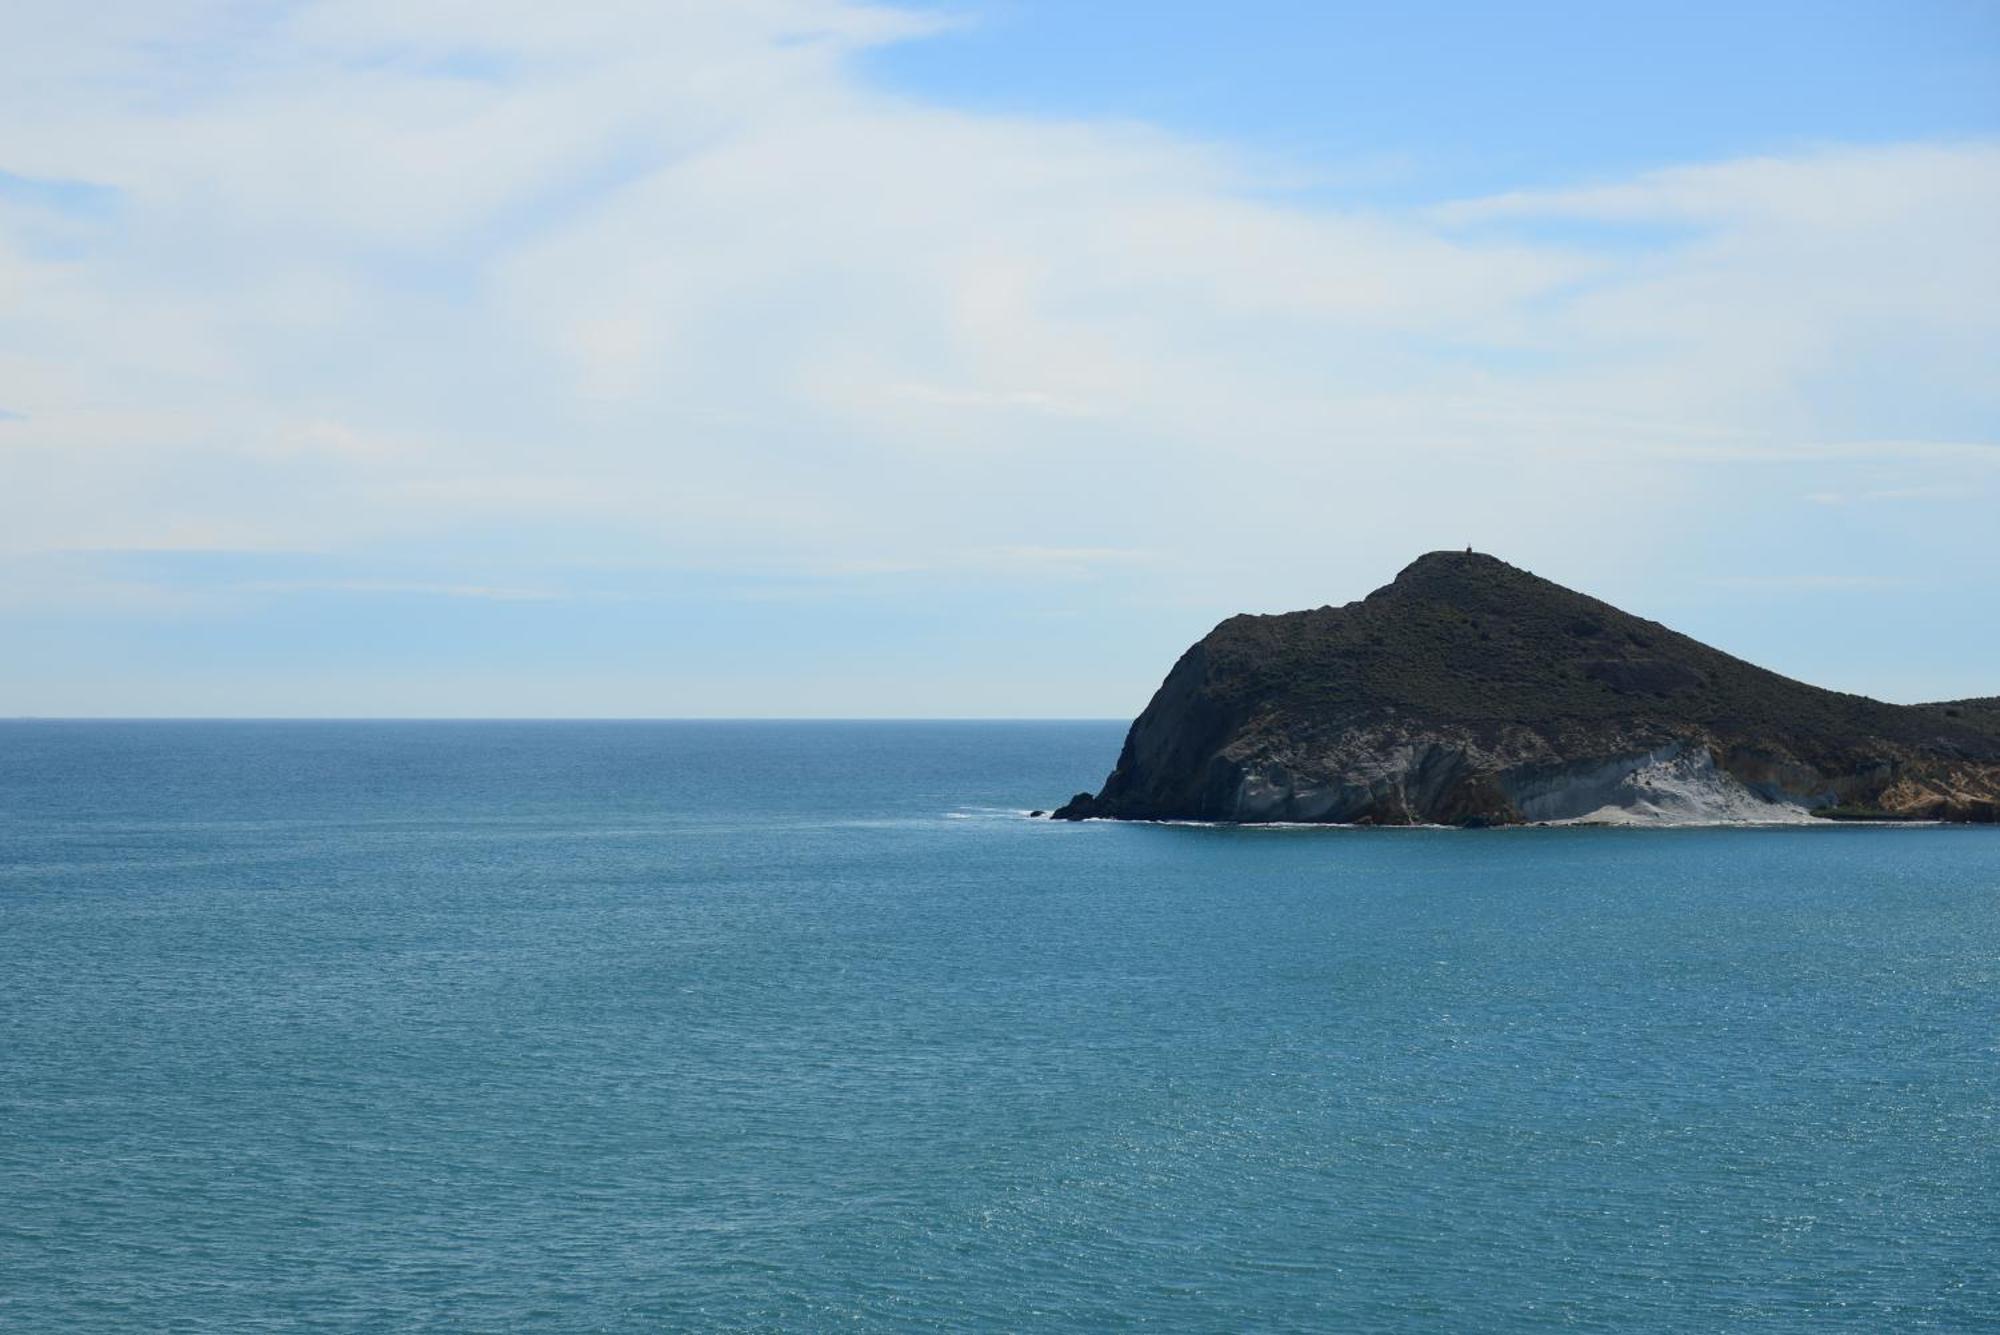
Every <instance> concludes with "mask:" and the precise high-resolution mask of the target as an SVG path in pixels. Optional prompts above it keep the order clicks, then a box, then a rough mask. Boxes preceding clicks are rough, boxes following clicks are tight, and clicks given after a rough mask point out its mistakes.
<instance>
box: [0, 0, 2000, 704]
mask: <svg viewBox="0 0 2000 1335" xmlns="http://www.w3.org/2000/svg"><path fill="white" fill-rule="evenodd" d="M9 8H10V10H11V11H12V12H10V14H9V15H8V18H7V23H6V29H7V32H8V41H7V43H6V45H5V50H4V51H0V68H4V70H5V77H4V78H0V716H7V715H45V716H58V715H60V716H154V715H163V716H184V715H194V716H364V717H383V716H437V717H521V716H526V717H607V716H608V717H679V716H848V717H895V716H930V717H987V716H991V717H1126V716H1130V715H1132V714H1134V713H1136V712H1137V711H1138V709H1139V708H1141V707H1142V706H1143V705H1144V704H1145V701H1146V699H1147V697H1148V696H1149V695H1150V693H1151V692H1152V690H1153V688H1154V687H1155V686H1156V685H1157V684H1158V682H1159V680H1160V678H1161V677H1162V676H1163V675H1164V673H1165V672H1166V670H1167V668H1168V667H1169V666H1170V665H1171V664H1172V662H1173V660H1174V658H1175V657H1177V656H1178V654H1179V653H1180V652H1181V651H1182V650H1183V649H1184V648H1185V647H1186V646H1187V645H1188V644H1189V643H1191V642H1192V641H1193V640H1195V639H1197V638H1199V637H1200V636H1201V635H1202V634H1203V633H1205V632H1206V631H1207V630H1208V629H1209V627H1211V626H1212V625H1213V624H1215V623H1216V622H1217V621H1219V620H1221V619H1222V618H1224V617H1226V616H1228V615H1231V614H1233V613H1235V612H1240V611H1257V612H1269V611H1283V610H1288V609H1292V608H1297V607H1309V606H1319V605H1323V604H1328V603H1334V604H1338V603H1342V602H1346V601H1348V600H1350V599H1353V598H1358V597H1361V596H1363V595H1364V594H1366V593H1367V592H1368V591H1369V590H1370V589H1372V588H1375V587H1377V586H1379V585H1381V584H1384V583H1386V582H1388V581H1389V580H1390V579H1391V578H1393V577H1394V575H1395V573H1396V572H1397V570H1399V569H1400V568H1401V567H1402V566H1404V565H1405V564H1407V563H1408V562H1409V561H1410V560H1412V559H1414V558H1415V557H1416V556H1417V555H1419V554H1421V553H1422V552H1424V551H1427V550H1432V549H1436V548H1462V547H1465V546H1466V545H1468V544H1470V545H1472V546H1475V547H1477V548H1478V549H1479V550H1482V551H1486V552H1491V553H1493V554H1495V555H1498V556H1500V557H1502V558H1504V559H1506V560H1509V561H1511V562H1513V563H1515V564H1517V565H1521V566H1524V567H1526V568H1528V569H1530V570H1533V571H1535V572H1537V573H1539V574H1542V575H1546V576H1548V577H1549V578H1552V579H1555V580H1557V581H1558V582H1560V583H1563V584H1566V585H1569V586H1570V587H1573V588H1577V589H1581V590H1583V591H1585V592H1588V593H1591V594H1594V595H1596V596H1599V597H1602V598H1605V599H1607V600H1609V601H1611V602H1613V603H1616V604H1618V605H1620V606H1622V607H1625V608H1627V609H1628V610H1630V611H1633V612H1636V613H1638V614H1640V615H1644V616H1649V617H1653V618H1656V619H1659V620H1662V621H1665V622H1667V623H1668V624H1670V625H1673V626H1674V627H1676V628H1677V629H1680V630H1684V631H1686V632H1688V633H1689V634H1692V635H1695V636H1697V637H1698V638H1701V639H1704V640H1707V641H1708V642H1710V643H1713V644H1715V645H1717V646H1719V647H1721V648H1724V649H1726V650H1728V651H1730V652H1732V653H1736V654H1739V655H1741V656H1743V657H1746V658H1749V659H1751V660H1752V661H1754V662H1758V663H1761V664H1763V665H1765V666H1768V667H1772V668H1774V669H1777V670H1779V671H1782V672H1785V673H1787V674H1789V675H1792V676H1796V677H1801V678H1804V679H1806V680H1809V681H1814V682H1817V683H1819V684H1822V685H1826V686H1831V687H1836V688H1839V689H1842V690H1850V691H1857V692H1862V693H1866V694H1870V695H1875V696H1877V697H1880V698H1884V699H1890V700H1921V699H1940V698H1952V697H1960V696H1967V695H1986V694H1993V693H1996V692H2000V522H1996V515H2000V4H1996V3H1993V2H1992V0H1981V2H1979V3H1958V2H1946V0H1900V2H1899V3H1840V2H1839V0H1820V3H1815V4H1811V5H1806V4H1792V3H1784V2H1780V0H1774V2H1772V3H1763V4H1757V5H1727V6H1725V5H1720V4H1714V5H1711V4H1702V3H1678V4H1671V5H1670V4H1651V3H1633V4H1623V5H1603V4H1584V3H1573V4H1542V3H1520V4H1514V5H1507V6H1496V5H1490V4H1470V3H1468V4H1443V3H1421V2H1418V3H1408V4H1401V5H1394V6H1391V5H1376V4H1368V5H1361V4H1340V3H1278V2H1276V0H1238V2H1237V3H1233V4H1229V5H1220V4H1201V5H1197V4H1179V3H1170V2H1168V0H1150V2H1149V3H1143V4H1142V3H1136V2H1135V0H1102V2H1101V3H1093V4H1089V5H1078V4H1074V3H1062V2H1058V0H1047V2H1046V3H1044V2H1042V0H964V2H963V3H959V2H956V0H954V2H953V3H948V4H919V3H904V4H872V5H871V4H859V3H841V2H837V0H716V2H714V3H698V2H696V0H681V2H674V3H637V2H636V0H609V2H607V3H601V4H584V3H579V4H574V5H549V4H546V3H540V2H539V0H532V2H531V0H484V2H483V3H478V4H474V3H469V2H465V3H436V4H428V5H421V6H411V5H408V4H404V3H401V2H400V0H353V2H351V3H320V2H318V0H291V2H289V3H257V2H255V0H106V2H105V3H101V4H96V5H92V6H87V7H62V6H50V5H27V4H18V5H13V6H10V7H9ZM65 9H67V10H69V11H71V12H63V11H64V10H65Z"/></svg>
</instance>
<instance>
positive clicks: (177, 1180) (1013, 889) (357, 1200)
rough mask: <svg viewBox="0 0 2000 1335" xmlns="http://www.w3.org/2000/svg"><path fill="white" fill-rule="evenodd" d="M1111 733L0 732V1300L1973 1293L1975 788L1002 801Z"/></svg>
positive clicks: (1036, 728)
mask: <svg viewBox="0 0 2000 1335" xmlns="http://www.w3.org/2000/svg"><path fill="white" fill-rule="evenodd" d="M1119 736H1120V728H1119V727H1117V726H1116V725H1110V724H776V723H764V724H756V723H750V724H699V723H675V724H656V723H632V724H407V723H403V724H392V723H385V724H62V723H33V722H25V723H13V724H5V725H0V1328H5V1329H9V1330H16V1329H18V1330H22V1331H43V1330H47V1331H53V1330H86V1329H96V1328H133V1329H149V1330H150V1329H162V1330H164V1329H176V1328H181V1329H195V1328H204V1329H208V1328H222V1329H227V1328H238V1329H241V1328H251V1327H256V1328H260V1329H281V1328H295V1327H304V1328H312V1327H319V1328H327V1329H335V1328H338V1329H355V1328H376V1329H407V1328H413V1327H442V1328H465V1329H531V1328H542V1329H585V1330H591V1329H604V1330H642V1329H668V1328H764V1329H853V1328H861V1329H866V1328H940V1329H943V1328H951V1329H968V1328H972V1329H991V1330H1006V1329H1024V1328H1038V1327H1039V1328H1049V1327H1077V1328H1093V1329H1120V1328H1131V1327H1138V1326H1152V1327H1156V1328H1187V1329H1204V1330H1250V1329H1258V1330H1288V1329H1289V1330H1326V1329H1371V1330H1392V1329H1455V1330H1486V1331H1507V1330H1544V1329H1548V1328H1550V1327H1561V1326H1564V1325H1573V1326H1577V1327H1581V1328H1593V1329H1602V1328H1613V1327H1615V1328H1626V1329H1631V1328H1663V1329H1664V1328H1676V1329H1694V1330H1725V1329H1728V1330H1742V1329H1751V1330H1794V1331H1806V1330H1823V1329H1829V1328H1849V1329H1856V1330H1882V1331H1887V1330H1915V1329H1925V1328H1934V1329H1970V1328H1975V1327H1978V1326H1980V1325H1982V1324H1991V1323H1994V1322H1996V1321H2000V1277H1996V1276H1997V1275H2000V1266H1996V1261H2000V1117H1996V1113H2000V831H1994V830H1958V829H1907V828H1906V829H1839V828H1833V829H1828V828H1810V829H1777V830H1682V831H1632V830H1590V829H1582V830H1574V829H1572V830H1514V831H1487V832H1457V831H1441V830H1416V831H1359V830H1290V831H1278V830H1247V829H1246V830H1228V829H1201V828H1174V827H1160V826H1119V825H1109V824H1103V823H1092V824H1088V825H1084V826H1070V825H1054V824H1050V823H1048V822H1045V821H1029V820H1026V819H1023V818H1022V817H1021V816H1020V815H1019V814H1018V813H1019V812H1020V811H1021V810H1022V809H1023V808H1027V807H1030V806H1048V805H1050V804H1052V803H1054V802H1056V801H1059V800H1060V799H1062V798H1064V797H1066V796H1068V795H1069V794H1070V793H1071V792H1073V791H1075V790H1076V789H1078V788H1082V787H1086V786H1095V784H1096V782H1097V781H1098V780H1099V779H1101V778H1102V775H1103V772H1104V770H1105V769H1106V768H1107V767H1108V765H1109V762H1110V760H1111V759H1112V757H1113V756H1114V755H1115V753H1116V750H1117V746H1118V741H1119Z"/></svg>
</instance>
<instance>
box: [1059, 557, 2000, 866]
mask: <svg viewBox="0 0 2000 1335" xmlns="http://www.w3.org/2000/svg"><path fill="white" fill-rule="evenodd" d="M1054 815H1055V816H1056V817H1057V818H1060V819H1068V820H1081V819H1086V818H1093V817H1108V818H1116V819H1178V820H1219V821H1248V822H1258V821H1326V822H1342V823H1355V824H1393V825H1407V824H1412V823H1435V824H1453V825H1467V826H1477V825H1511V824H1520V823H1523V822H1528V821H1542V820H1578V819H1603V820H1618V821H1634V822H1654V821H1658V822H1676V821H1702V820H1729V821H1737V820H1741V821H1757V820H1803V819H1809V818H1811V817H1812V816H1813V815H1820V816H1824V817H1826V818H1830V819H1836V820H1945V821H1979V822H1993V821H1996V820H2000V698H1994V699H1983V700H1962V701H1953V702H1948V703H1943V704H1935V705H1890V704H1884V703H1882V702H1881V701H1877V700H1870V699H1867V698H1865V697H1862V696H1855V695H1846V694H1842V693H1840V692H1836V691H1828V690H1822V689H1820V688H1818V687H1815V686H1809V685H1806V684H1805V683H1803V682H1797V681H1793V680H1791V679H1789V678H1786V677H1781V676H1779V675H1778V674H1776V673H1774V672H1767V671H1765V670H1764V669H1762V668H1759V667H1756V666H1754V665H1752V664H1750V663H1746V662H1744V661H1743V660H1741V659H1738V658H1733V657H1731V656H1730V655H1728V654H1725V653H1722V652H1721V651H1719V650H1716V649H1712V648H1709V647H1708V646H1707V645H1704V644H1701V643H1699V642H1698V641H1695V640H1692V639H1689V638H1688V637H1687V636H1685V635H1680V634H1678V633H1676V632H1674V631H1671V630H1669V629H1667V628H1666V627H1665V626H1662V625H1660V624H1658V623H1657V622H1652V621H1646V620H1643V619H1641V618H1639V617H1634V616H1631V615H1629V614H1627V613H1625V612H1621V611H1619V610H1618V609H1617V608H1615V607H1612V606H1610V605H1609V604H1606V603H1602V602H1599V601H1597V600H1596V599H1594V598H1589V597H1586V596H1584V595H1583V594H1579V593H1576V592H1573V591H1571V590H1569V589H1565V588H1563V587H1561V586H1560V585H1556V584H1552V583H1550V582H1549V581H1547V580H1544V579H1541V578H1538V577H1537V576H1535V575H1531V574H1529V573H1528V572H1526V571H1524V570H1519V569H1516V568H1515V567H1513V566H1510V565H1508V564H1506V563H1505V562H1503V561H1499V560H1496V559H1495V558H1493V557H1490V556H1484V555H1476V554H1473V553H1470V552H1465V553H1459V552H1433V553H1431V554H1430V555H1428V556H1424V557H1421V558H1419V559H1418V560H1417V561H1416V562H1414V563H1413V564H1411V565H1410V566H1409V567H1408V568H1407V569H1405V570H1404V571H1403V572H1402V574H1400V575H1398V576H1397V577H1396V580H1395V582H1394V583H1392V584H1390V585H1388V586H1386V587H1384V588H1381V589H1378V590H1376V591H1375V592H1374V593H1372V594H1370V595H1368V597H1367V598H1365V599H1363V600H1361V601H1359V602H1355V603H1349V604H1347V605H1346V606H1344V607H1322V608H1318V609H1315V610H1312V611H1305V612H1290V613H1286V614H1284V615H1281V616H1237V617H1231V618H1230V619H1229V620H1227V621H1225V622H1223V623H1222V624H1221V625H1219V626H1217V627H1216V628H1215V629H1214V630H1213V631H1211V632H1210V633H1209V634H1208V635H1207V636H1206V637H1204V638H1203V639H1202V641H1201V642H1200V643H1198V644H1196V645H1195V646H1194V647H1193V648H1191V649H1189V650H1188V651H1187V653H1186V654H1184V655H1182V657H1181V659H1180V661H1179V662H1178V663H1176V664H1175V665H1174V668H1173V670H1172V671H1171V672H1170V673H1168V675H1167V679H1166V681H1165V682H1163V683H1162V684H1161V686H1160V689H1159V691H1158V692H1157V693H1155V695H1154V696H1153V700H1152V702H1151V703H1150V704H1149V705H1148V706H1147V707H1146V710H1145V712H1144V713H1142V714H1141V715H1140V716H1139V718H1138V719H1137V720H1136V721H1135V722H1134V723H1133V725H1132V729H1131V732H1130V733H1129V734H1128V735H1127V737H1126V740H1125V746H1124V749H1123V751H1122V752H1121V753H1120V755H1119V758H1118V764H1117V767H1116V768H1115V769H1114V770H1113V771H1112V772H1111V775H1110V777H1109V778H1108V779H1107V780H1106V781H1105V784H1104V788H1103V790H1102V791H1101V792H1099V793H1097V794H1095V795H1093V794H1088V793H1079V794H1077V796H1076V797H1075V798H1073V799H1072V800H1071V801H1070V802H1069V803H1068V804H1066V805H1065V806H1063V807H1061V808H1059V809H1058V810H1057V811H1056V812H1055V813H1054Z"/></svg>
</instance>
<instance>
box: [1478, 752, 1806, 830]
mask: <svg viewBox="0 0 2000 1335" xmlns="http://www.w3.org/2000/svg"><path fill="white" fill-rule="evenodd" d="M1512 796H1513V798H1514V802H1515V805H1516V806H1517V807H1518V808H1519V809H1520V811H1521V814H1522V815H1523V816H1526V817H1527V818H1528V819H1529V820H1533V821H1541V822H1545V823H1547V824H1550V825H1797V824H1803V823H1806V822H1810V821H1812V820H1813V816H1812V813H1811V812H1810V811H1808V810H1807V809H1806V807H1805V805H1804V804H1803V803H1800V802H1788V801H1773V800H1771V799H1769V798H1766V797H1764V796H1762V795H1760V794H1758V793H1756V792H1753V791H1752V790H1751V789H1749V788H1747V787H1745V786H1744V785H1743V783H1742V782H1741V781H1739V780H1738V779H1736V778H1735V777H1733V776H1732V775H1730V774H1728V773H1727V772H1725V771H1724V770H1722V769H1721V768H1719V767H1718V766H1717V765H1716V763H1715V759H1714V757H1712V756H1710V755H1709V753H1708V752H1707V751H1706V750H1705V749H1701V748H1694V749H1687V748H1683V747H1680V746H1668V747H1663V748H1661V749H1660V750H1657V751H1651V752H1646V753H1644V754H1641V755H1636V756H1628V757H1620V758H1618V759H1616V760H1610V761H1604V762H1601V763H1599V764H1596V765H1592V766H1587V767H1579V768H1577V769H1575V770H1571V771H1564V772H1560V773H1556V774H1549V775H1545V776H1542V777H1541V778H1539V779H1538V780H1537V781H1536V782H1534V783H1533V784H1527V785H1523V786H1522V787H1521V790H1520V791H1518V792H1516V793H1514V794H1512Z"/></svg>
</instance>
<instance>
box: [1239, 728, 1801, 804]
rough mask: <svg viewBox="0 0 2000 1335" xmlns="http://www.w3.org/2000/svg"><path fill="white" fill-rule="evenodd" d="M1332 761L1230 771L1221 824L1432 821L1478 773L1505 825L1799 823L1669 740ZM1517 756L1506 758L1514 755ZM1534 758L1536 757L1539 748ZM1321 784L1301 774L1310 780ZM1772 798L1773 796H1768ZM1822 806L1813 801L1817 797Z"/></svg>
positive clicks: (1380, 742)
mask: <svg viewBox="0 0 2000 1335" xmlns="http://www.w3.org/2000/svg"><path fill="white" fill-rule="evenodd" d="M1363 741H1364V743H1365V744H1362V745H1357V746H1355V747H1353V748H1352V750H1351V751H1349V750H1348V748H1343V751H1347V752H1348V753H1347V754H1343V755H1342V756H1341V757H1340V759H1339V761H1338V763H1331V764H1330V763H1326V762H1327V759H1328V758H1326V757H1321V763H1320V764H1319V765H1314V766H1309V767H1308V773H1307V774H1301V773H1298V772H1295V771H1293V770H1291V769H1289V768H1288V767H1286V766H1283V765H1277V764H1266V765H1264V766H1261V767H1255V768H1246V769H1245V770H1243V771H1240V772H1239V774H1238V778H1237V783H1236V786H1235V791H1234V794H1233V804H1232V807H1231V818H1233V819H1236V820H1246V821H1274V820H1275V821H1332V822H1347V821H1353V820H1360V819H1364V818H1365V819H1370V820H1374V821H1380V820H1382V819H1383V818H1384V817H1385V816H1386V817H1388V818H1389V819H1390V820H1391V821H1397V820H1414V821H1423V820H1428V819H1438V816H1437V815H1436V814H1435V813H1437V812H1439V811H1440V810H1441V808H1442V807H1443V805H1444V803H1445V799H1446V797H1447V795H1448V790H1450V789H1451V788H1452V786H1453V785H1454V784H1456V783H1458V782H1460V781H1461V780H1463V779H1465V778H1466V777H1467V776H1469V775H1477V774H1480V773H1484V774H1485V775H1488V776H1490V780H1491V784H1492V786H1491V788H1490V789H1489V791H1490V792H1491V793H1492V796H1493V799H1494V800H1495V801H1496V802H1498V803H1500V804H1502V805H1503V806H1511V808H1512V810H1511V811H1510V812H1509V813H1508V818H1509V819H1518V820H1525V821H1529V822H1538V823H1545V824H1552V825H1586V824H1588V825H1770V824H1795V823H1799V822H1805V821H1810V820H1811V819H1812V816H1811V813H1810V805H1811V804H1810V802H1809V801H1808V800H1807V799H1805V798H1804V797H1803V796H1802V795H1799V794H1791V793H1775V795H1774V796H1766V795H1765V794H1764V793H1761V792H1759V791H1757V790H1753V789H1752V788H1750V787H1748V786H1747V785H1745V784H1744V783H1743V782H1742V781H1741V780H1739V779H1737V778H1736V777H1735V776H1733V775H1731V774H1730V773H1728V772H1727V771H1725V770H1723V769H1722V768H1721V767H1719V766H1718V765H1717V764H1716V763H1715V759H1714V757H1713V756H1712V755H1711V754H1710V753H1709V751H1708V749H1707V748H1706V747H1704V746H1700V745H1684V744H1682V743H1678V742H1674V743H1668V744H1667V745H1664V746H1659V747H1655V748H1652V749H1650V750H1643V751H1631V752H1627V753H1625V754H1622V755H1614V756H1608V757H1605V758H1602V759H1595V760H1588V761H1576V762H1572V763H1568V764H1564V763H1560V762H1557V763H1550V762H1548V761H1542V762H1540V763H1530V764H1521V763H1519V762H1518V761H1517V762H1515V763H1513V764H1509V763H1507V762H1506V761H1504V760H1499V759H1498V758H1497V757H1495V756H1493V755H1491V754H1490V753H1480V752H1478V751H1476V750H1474V749H1473V748H1470V747H1469V746H1464V745H1456V744H1453V743H1452V742H1449V741H1441V740H1427V741H1414V740H1411V739H1399V740H1396V741H1390V740H1388V739H1387V738H1383V737H1368V738H1365V739H1363ZM1517 754H1518V753H1517ZM1544 754H1545V755H1546V754H1547V752H1546V750H1544ZM1315 772H1316V773H1317V774H1319V775H1326V774H1332V775H1334V776H1336V777H1333V778H1320V777H1309V775H1311V774H1313V773H1315ZM1773 791H1774V792H1775V790H1773ZM1821 800H1824V799H1821Z"/></svg>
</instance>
